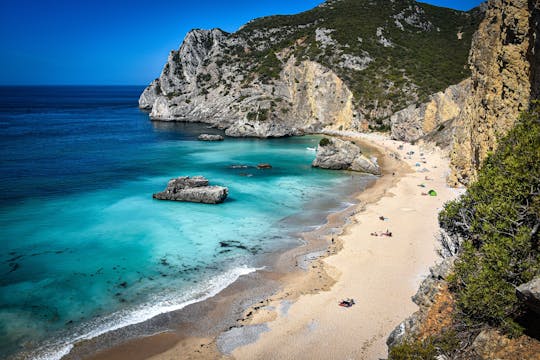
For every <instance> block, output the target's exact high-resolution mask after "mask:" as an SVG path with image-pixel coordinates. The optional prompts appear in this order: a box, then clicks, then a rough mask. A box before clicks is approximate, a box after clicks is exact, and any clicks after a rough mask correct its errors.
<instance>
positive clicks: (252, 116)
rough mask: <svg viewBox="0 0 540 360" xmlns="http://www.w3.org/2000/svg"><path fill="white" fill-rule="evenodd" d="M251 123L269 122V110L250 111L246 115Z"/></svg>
mask: <svg viewBox="0 0 540 360" xmlns="http://www.w3.org/2000/svg"><path fill="white" fill-rule="evenodd" d="M246 117H247V119H248V120H249V121H254V120H257V121H265V120H268V109H260V110H258V111H250V112H248V113H247V115H246Z"/></svg>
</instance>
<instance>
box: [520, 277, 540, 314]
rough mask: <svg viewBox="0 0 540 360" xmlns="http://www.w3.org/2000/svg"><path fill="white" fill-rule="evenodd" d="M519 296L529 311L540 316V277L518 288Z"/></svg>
mask: <svg viewBox="0 0 540 360" xmlns="http://www.w3.org/2000/svg"><path fill="white" fill-rule="evenodd" d="M516 291H517V296H518V298H519V299H520V300H521V301H523V302H524V303H525V304H526V305H527V307H529V309H531V310H532V311H534V312H535V313H537V314H539V315H540V277H536V278H534V279H532V280H531V281H529V282H528V283H525V284H521V285H520V286H518V287H517V289H516Z"/></svg>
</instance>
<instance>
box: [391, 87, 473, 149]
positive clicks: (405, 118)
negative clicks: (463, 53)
mask: <svg viewBox="0 0 540 360" xmlns="http://www.w3.org/2000/svg"><path fill="white" fill-rule="evenodd" d="M470 91H471V80H470V79H467V80H464V81H462V82H461V83H459V84H457V85H452V86H450V87H448V88H447V89H446V90H445V91H440V92H438V93H436V94H433V95H431V96H430V97H429V101H428V102H426V103H423V104H421V105H416V104H413V105H411V106H409V107H407V108H405V109H403V110H401V111H398V112H397V113H395V114H394V115H392V116H391V117H390V122H391V125H392V129H391V131H392V132H391V136H392V138H393V139H396V140H401V141H407V142H414V141H417V140H419V139H420V138H422V137H423V136H425V135H427V134H429V133H431V132H432V131H442V130H443V129H444V128H445V127H453V125H451V124H447V123H449V122H452V121H454V120H455V119H457V118H458V117H459V116H460V114H461V111H462V109H463V105H464V104H465V101H466V99H467V97H468V96H469V95H470ZM445 123H446V124H445Z"/></svg>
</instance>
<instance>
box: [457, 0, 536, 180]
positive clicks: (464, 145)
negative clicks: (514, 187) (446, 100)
mask: <svg viewBox="0 0 540 360" xmlns="http://www.w3.org/2000/svg"><path fill="white" fill-rule="evenodd" d="M539 23H540V3H539V2H538V0H512V1H508V0H490V1H489V2H488V6H487V12H486V15H485V19H484V20H483V21H482V23H481V25H480V27H479V30H478V31H477V32H476V34H475V35H474V38H473V41H472V47H471V53H470V57H469V62H470V66H471V70H472V77H471V79H472V92H471V95H470V96H469V97H468V98H467V101H466V102H465V105H464V108H463V110H462V114H461V116H460V117H459V118H458V120H457V123H456V132H455V134H454V145H453V150H452V154H451V159H452V175H451V177H450V179H449V181H450V183H451V184H454V185H455V184H458V183H462V184H468V183H470V182H471V181H473V180H474V179H475V178H476V174H477V171H478V169H479V168H480V166H481V165H482V162H483V160H484V159H485V158H486V156H487V155H488V153H489V152H490V151H493V150H494V149H495V148H496V147H497V140H498V139H500V138H501V137H502V136H504V135H505V134H506V133H507V132H508V131H509V130H510V129H511V128H512V126H513V125H514V123H515V121H516V120H517V118H518V115H519V113H520V112H521V111H523V110H526V109H528V107H529V104H530V102H531V100H532V99H534V98H538V96H539V94H540V81H539V73H540V25H539Z"/></svg>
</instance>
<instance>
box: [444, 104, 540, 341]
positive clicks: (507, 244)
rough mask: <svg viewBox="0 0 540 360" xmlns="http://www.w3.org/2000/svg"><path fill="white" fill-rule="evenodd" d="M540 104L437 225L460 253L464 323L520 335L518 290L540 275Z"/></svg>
mask: <svg viewBox="0 0 540 360" xmlns="http://www.w3.org/2000/svg"><path fill="white" fill-rule="evenodd" d="M539 159H540V103H538V102H536V103H535V104H534V106H533V108H532V110H531V111H529V112H526V113H524V114H523V115H522V116H521V118H520V120H519V121H518V123H517V124H516V126H515V127H514V129H513V130H511V131H510V132H509V134H508V135H507V136H506V137H505V138H504V139H503V140H502V141H501V142H500V144H499V147H498V149H497V151H496V152H495V153H493V154H491V155H490V156H489V157H488V159H487V160H486V162H485V164H484V166H483V167H482V169H481V170H480V172H479V177H478V181H477V182H476V183H474V184H473V185H471V186H470V187H469V189H468V190H467V193H466V194H465V195H464V196H463V197H462V198H460V199H458V200H456V201H452V202H450V203H448V204H447V205H446V206H445V209H444V210H443V211H442V212H441V213H440V214H439V222H440V225H441V227H442V228H443V229H445V230H446V231H447V233H448V234H449V236H451V237H452V236H453V237H459V238H460V239H461V240H462V246H461V249H460V250H459V253H458V259H457V261H456V264H455V273H454V274H453V276H452V277H451V279H450V285H451V289H452V291H453V292H454V293H455V295H456V299H457V306H458V309H459V311H460V313H461V315H462V318H463V320H465V321H466V322H469V323H484V324H489V325H492V326H498V327H501V328H502V329H504V330H506V331H507V332H508V333H509V334H513V335H517V334H520V333H521V332H522V330H523V329H522V328H521V327H520V325H519V324H518V323H517V322H516V321H515V319H516V318H517V317H518V316H519V315H520V314H521V312H522V304H521V303H520V301H519V300H518V298H517V296H516V290H515V287H516V286H518V285H520V284H522V283H524V282H527V281H529V280H531V279H532V278H533V277H534V276H536V275H538V274H540V252H539V243H538V228H539V225H540V196H539V194H540V161H539Z"/></svg>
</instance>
